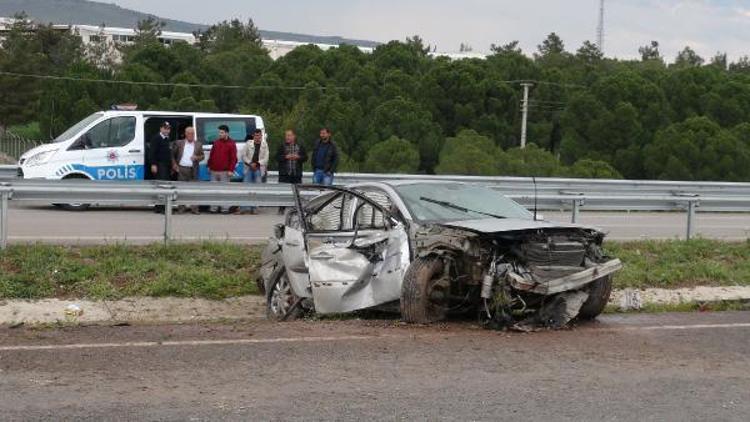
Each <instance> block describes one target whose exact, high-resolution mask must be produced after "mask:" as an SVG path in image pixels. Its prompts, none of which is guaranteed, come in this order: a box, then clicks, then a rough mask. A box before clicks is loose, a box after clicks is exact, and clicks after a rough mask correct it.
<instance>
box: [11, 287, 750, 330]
mask: <svg viewBox="0 0 750 422" xmlns="http://www.w3.org/2000/svg"><path fill="white" fill-rule="evenodd" d="M748 301H750V286H733V287H694V288H685V289H671V290H670V289H642V290H641V289H621V290H614V291H613V292H612V297H611V299H610V305H611V306H614V307H616V308H617V309H618V310H620V311H632V310H638V309H642V308H644V307H645V306H646V305H679V304H685V303H701V304H708V303H718V302H748ZM265 315H266V304H265V300H264V299H263V297H261V296H242V297H236V298H230V299H224V300H208V299H181V298H149V297H137V298H126V299H121V300H117V301H90V300H59V299H43V300H0V326H8V325H9V326H14V325H21V324H28V325H44V324H71V325H77V324H82V325H97V324H101V325H106V324H118V323H136V324H137V323H142V324H143V323H186V322H198V321H218V320H226V321H242V320H259V319H263V318H265Z"/></svg>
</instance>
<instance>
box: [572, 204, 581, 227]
mask: <svg viewBox="0 0 750 422" xmlns="http://www.w3.org/2000/svg"><path fill="white" fill-rule="evenodd" d="M580 212H581V201H580V200H578V199H574V200H573V215H572V216H571V222H572V223H573V224H576V223H578V214H579V213H580Z"/></svg>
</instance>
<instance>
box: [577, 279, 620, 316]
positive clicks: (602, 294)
mask: <svg viewBox="0 0 750 422" xmlns="http://www.w3.org/2000/svg"><path fill="white" fill-rule="evenodd" d="M611 293H612V275H608V276H605V277H602V278H600V279H598V280H595V281H594V282H592V283H591V285H590V286H589V298H588V299H586V302H583V306H581V310H580V311H578V318H580V319H594V318H596V317H598V316H599V315H600V314H601V313H602V312H604V308H605V307H606V306H607V303H609V295H610V294H611Z"/></svg>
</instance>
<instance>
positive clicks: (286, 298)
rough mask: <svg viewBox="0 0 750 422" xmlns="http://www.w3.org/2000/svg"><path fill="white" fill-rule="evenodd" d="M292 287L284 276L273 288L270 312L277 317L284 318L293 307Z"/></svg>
mask: <svg viewBox="0 0 750 422" xmlns="http://www.w3.org/2000/svg"><path fill="white" fill-rule="evenodd" d="M293 300H294V296H293V295H292V286H291V285H290V284H289V279H288V278H287V277H286V275H284V276H282V277H281V278H280V279H279V281H277V282H276V284H275V285H274V287H273V291H272V292H271V312H273V314H274V315H277V316H280V317H281V316H284V315H286V314H287V312H289V310H290V309H291V307H292V305H294V301H293Z"/></svg>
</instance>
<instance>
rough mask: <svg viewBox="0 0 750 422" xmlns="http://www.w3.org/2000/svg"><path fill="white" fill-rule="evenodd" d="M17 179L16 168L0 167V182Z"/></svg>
mask: <svg viewBox="0 0 750 422" xmlns="http://www.w3.org/2000/svg"><path fill="white" fill-rule="evenodd" d="M17 177H18V167H16V166H4V165H0V180H7V179H15V178H17Z"/></svg>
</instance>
